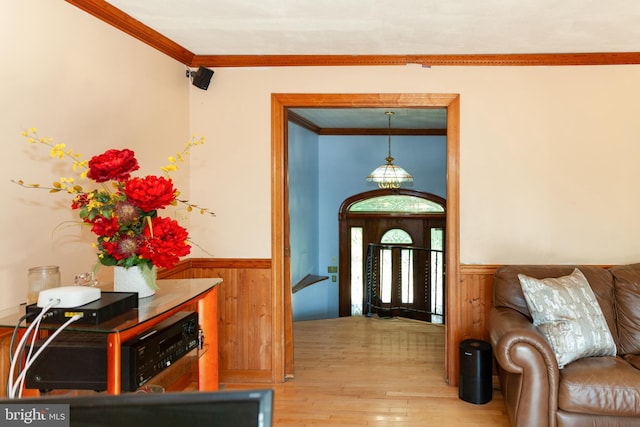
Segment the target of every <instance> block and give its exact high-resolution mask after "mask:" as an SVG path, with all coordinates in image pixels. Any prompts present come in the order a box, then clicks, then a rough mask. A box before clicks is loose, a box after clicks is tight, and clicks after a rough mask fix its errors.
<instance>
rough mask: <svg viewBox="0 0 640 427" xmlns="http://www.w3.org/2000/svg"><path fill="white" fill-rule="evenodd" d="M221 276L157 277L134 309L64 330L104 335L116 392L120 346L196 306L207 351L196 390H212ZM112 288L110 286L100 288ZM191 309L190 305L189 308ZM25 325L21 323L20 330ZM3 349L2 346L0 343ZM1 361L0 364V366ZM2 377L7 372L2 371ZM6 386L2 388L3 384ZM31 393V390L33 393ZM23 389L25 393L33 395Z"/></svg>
mask: <svg viewBox="0 0 640 427" xmlns="http://www.w3.org/2000/svg"><path fill="white" fill-rule="evenodd" d="M221 282H222V279H163V280H158V287H159V289H158V291H157V292H156V294H155V295H153V296H150V297H147V298H142V299H140V300H139V303H138V308H137V309H134V310H130V312H128V313H125V314H122V315H120V316H118V317H116V318H114V319H111V320H109V321H106V322H103V323H100V324H98V325H81V324H76V323H72V324H70V325H69V326H68V327H67V328H66V329H65V330H66V331H78V332H90V333H100V334H108V335H107V392H108V393H110V394H119V393H120V391H121V378H120V369H121V353H120V345H121V343H122V342H125V341H127V340H129V339H131V338H133V337H135V336H137V335H139V334H141V333H142V332H144V331H146V330H148V329H149V328H152V327H153V326H155V325H156V324H158V323H160V322H162V321H163V320H165V319H167V318H169V317H170V316H172V315H174V314H175V313H177V312H179V311H183V310H187V309H190V307H194V306H196V305H197V311H198V322H199V323H200V327H201V329H202V330H203V332H204V337H205V345H206V346H207V350H206V351H203V352H202V354H201V355H199V357H198V389H199V390H201V391H213V390H217V389H218V313H217V309H218V306H217V286H218V285H219V284H220V283H221ZM100 288H101V290H103V291H110V290H112V286H111V285H107V286H105V287H102V286H101V287H100ZM191 309H193V308H191ZM24 312H25V308H24V307H21V310H20V312H19V313H16V314H14V315H11V316H6V317H4V318H1V319H0V329H4V330H5V331H6V330H7V329H9V328H11V329H13V328H14V327H15V325H16V324H17V323H18V321H19V319H20V317H21V316H22V315H23V314H24ZM57 326H58V325H45V324H42V325H41V327H40V329H41V330H55V329H56V328H57ZM24 328H26V326H24V325H23V329H24ZM3 348H4V346H3ZM1 365H2V363H0V366H1ZM0 374H2V376H3V378H6V377H7V375H8V372H6V373H5V372H2V373H0ZM5 388H6V387H5ZM34 392H35V393H34ZM34 392H31V391H29V390H25V393H24V394H25V395H29V394H36V393H37V391H34Z"/></svg>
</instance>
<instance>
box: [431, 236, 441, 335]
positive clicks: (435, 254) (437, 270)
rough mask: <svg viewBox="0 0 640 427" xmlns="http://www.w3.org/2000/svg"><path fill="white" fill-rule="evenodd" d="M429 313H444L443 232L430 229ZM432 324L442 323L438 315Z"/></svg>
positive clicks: (434, 317)
mask: <svg viewBox="0 0 640 427" xmlns="http://www.w3.org/2000/svg"><path fill="white" fill-rule="evenodd" d="M430 267H431V312H432V313H444V307H443V303H444V230H443V229H442V228H432V229H431V265H430ZM432 322H433V323H444V319H443V317H442V316H440V315H434V316H433V318H432Z"/></svg>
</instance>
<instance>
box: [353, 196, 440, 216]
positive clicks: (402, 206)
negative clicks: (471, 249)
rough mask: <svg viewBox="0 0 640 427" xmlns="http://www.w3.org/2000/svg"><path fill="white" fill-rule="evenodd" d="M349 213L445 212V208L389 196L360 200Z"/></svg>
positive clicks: (426, 202)
mask: <svg viewBox="0 0 640 427" xmlns="http://www.w3.org/2000/svg"><path fill="white" fill-rule="evenodd" d="M349 212H406V213H433V212H444V207H443V206H442V205H440V204H438V203H436V202H434V201H431V200H427V199H423V198H420V197H416V196H406V195H387V196H378V197H372V198H370V199H366V200H360V201H358V202H356V203H354V204H353V205H351V206H349Z"/></svg>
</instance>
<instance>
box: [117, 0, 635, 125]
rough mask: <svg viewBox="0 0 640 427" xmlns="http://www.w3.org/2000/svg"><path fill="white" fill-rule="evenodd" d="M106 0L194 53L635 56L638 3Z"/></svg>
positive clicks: (377, 117) (407, 115)
mask: <svg viewBox="0 0 640 427" xmlns="http://www.w3.org/2000/svg"><path fill="white" fill-rule="evenodd" d="M107 1H108V3H111V4H112V5H113V6H115V7H117V8H118V9H120V10H122V11H123V12H125V13H127V14H129V15H131V16H132V17H134V18H135V19H137V20H139V21H140V22H142V23H143V24H145V25H147V26H149V27H151V28H152V29H154V30H156V31H158V32H159V33H161V34H163V35H164V36H166V37H168V38H169V39H171V40H173V41H174V42H176V43H178V44H179V45H181V46H182V47H184V48H186V49H187V50H189V51H190V52H192V53H194V54H195V55H456V54H526V53H588V52H639V51H640V1H639V0H610V1H608V2H604V1H602V0H597V1H595V0H393V1H391V0H389V1H381V0H171V1H158V0H107ZM212 85H214V88H215V76H214V81H213V82H212ZM210 90H211V88H210ZM297 113H298V114H299V115H302V116H303V117H305V118H306V119H308V120H310V121H311V122H313V123H315V124H316V125H317V126H319V127H321V128H322V127H331V128H341V127H347V128H348V127H354V128H379V127H386V126H387V117H386V116H385V115H384V111H375V109H374V110H371V109H340V110H335V109H318V110H309V109H299V110H298V111H297ZM445 113H446V112H445V111H444V110H400V109H397V110H396V115H395V116H394V118H393V121H392V126H393V127H394V128H413V129H420V128H422V129H424V128H427V129H428V128H431V129H435V128H446V115H445Z"/></svg>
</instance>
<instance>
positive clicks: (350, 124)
mask: <svg viewBox="0 0 640 427" xmlns="http://www.w3.org/2000/svg"><path fill="white" fill-rule="evenodd" d="M291 111H292V112H294V113H296V114H298V115H299V116H301V117H303V118H305V119H306V120H308V121H309V122H311V123H313V124H315V125H316V126H317V127H319V128H333V129H350V128H355V129H388V128H389V124H390V125H391V128H392V129H446V128H447V110H446V109H444V108H439V109H433V108H431V109H425V108H292V109H291ZM388 111H391V112H393V115H392V116H391V123H389V116H387V114H386V113H387V112H388Z"/></svg>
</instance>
